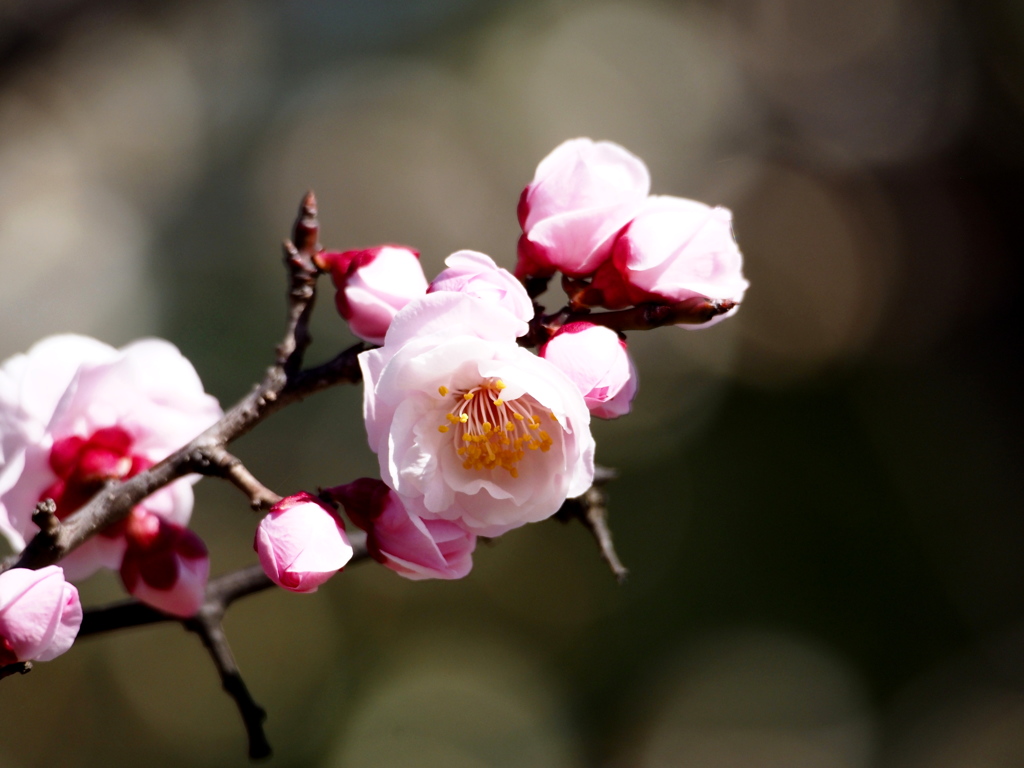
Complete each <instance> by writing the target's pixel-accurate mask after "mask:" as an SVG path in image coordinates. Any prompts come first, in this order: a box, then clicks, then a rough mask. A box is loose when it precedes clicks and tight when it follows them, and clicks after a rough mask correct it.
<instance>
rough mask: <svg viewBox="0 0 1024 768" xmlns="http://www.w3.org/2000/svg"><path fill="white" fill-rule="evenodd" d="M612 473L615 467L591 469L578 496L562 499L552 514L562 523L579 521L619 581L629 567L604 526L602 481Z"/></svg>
mask: <svg viewBox="0 0 1024 768" xmlns="http://www.w3.org/2000/svg"><path fill="white" fill-rule="evenodd" d="M615 476H616V474H615V470H613V469H609V468H607V467H597V468H596V470H595V472H594V484H593V485H592V486H590V488H589V489H588V490H587V491H586V493H584V494H583V495H582V496H577V497H576V498H574V499H566V500H565V503H564V504H562V507H561V509H559V510H558V512H557V513H555V517H556V519H558V520H560V521H561V522H563V523H567V522H569V521H570V520H574V519H575V520H579V521H580V522H581V523H583V525H584V526H585V527H586V528H587V530H588V531H590V533H591V534H592V535H593V537H594V539H595V540H596V541H597V546H598V549H600V551H601V557H603V558H604V561H605V562H606V563H607V564H608V567H609V568H610V569H611V571H612V574H614V576H615V578H616V579H617V580H618V582H619V583H620V584H622V583H623V582H624V581H625V580H626V576H627V575H628V574H629V570H628V569H627V568H626V566H624V565H623V564H622V561H621V560H619V555H618V553H616V551H615V542H614V541H613V540H612V531H611V528H610V527H609V526H608V497H607V494H605V492H604V485H605V484H606V483H608V482H609V481H610V480H614V479H615Z"/></svg>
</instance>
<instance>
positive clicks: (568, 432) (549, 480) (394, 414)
mask: <svg viewBox="0 0 1024 768" xmlns="http://www.w3.org/2000/svg"><path fill="white" fill-rule="evenodd" d="M525 326H526V324H525V323H523V322H522V321H521V320H519V319H518V318H516V317H514V316H513V315H511V314H510V313H508V312H506V311H505V310H504V309H501V308H500V307H498V306H496V305H493V304H491V303H488V302H486V301H482V300H480V299H478V298H475V297H473V296H470V295H467V294H464V293H450V292H441V293H434V294H429V295H427V296H425V297H423V298H421V299H417V300H416V301H414V302H412V303H411V304H410V305H409V306H407V307H406V308H405V309H403V310H402V311H401V312H399V313H398V315H396V316H395V319H394V321H393V322H392V324H391V328H390V329H389V330H388V334H387V338H386V339H385V342H384V346H383V347H382V348H380V349H376V350H371V351H369V352H364V353H363V354H362V355H360V365H361V367H362V370H363V377H364V380H365V395H364V415H365V417H366V431H367V436H368V438H369V442H370V447H371V448H372V449H373V450H374V452H376V453H377V456H378V459H379V461H380V471H381V478H382V479H383V480H384V482H385V483H387V484H388V486H390V487H391V488H392V489H394V490H395V491H396V492H398V493H399V494H400V495H402V496H404V497H406V498H410V499H417V500H420V501H421V502H422V506H423V508H424V509H425V510H426V513H425V515H424V516H425V517H427V518H430V517H433V518H435V519H444V520H453V521H455V522H457V523H458V524H459V525H461V526H462V527H463V528H464V529H466V530H467V531H469V532H471V533H475V534H478V535H482V536H498V535H500V534H502V533H504V532H505V531H508V530H511V529H512V528H517V527H519V526H521V525H524V524H525V523H530V522H536V521H538V520H543V519H545V518H547V517H550V516H551V515H552V514H554V513H555V512H556V511H557V510H558V508H559V507H560V506H561V504H562V502H563V501H565V499H566V498H568V497H570V496H576V495H579V494H581V493H583V492H584V491H585V490H586V489H587V488H588V487H589V486H590V484H591V482H592V481H593V477H594V439H593V437H592V436H591V434H590V413H589V411H588V410H587V406H586V403H585V402H584V400H583V396H582V395H581V394H580V392H579V389H578V388H577V387H576V385H575V384H573V382H572V381H571V380H570V379H569V377H568V376H566V375H565V374H564V373H563V372H562V371H560V370H558V369H557V368H556V367H555V366H553V365H552V364H551V363H549V362H547V361H546V360H543V359H542V358H539V357H537V356H536V355H534V354H532V353H531V352H529V351H527V350H525V349H523V348H522V347H520V346H519V345H518V344H516V336H517V335H519V334H521V333H523V332H524V331H525V330H526V328H525Z"/></svg>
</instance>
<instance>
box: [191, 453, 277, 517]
mask: <svg viewBox="0 0 1024 768" xmlns="http://www.w3.org/2000/svg"><path fill="white" fill-rule="evenodd" d="M203 458H205V459H207V460H208V462H209V463H207V464H205V465H203V466H201V467H197V469H198V471H199V472H200V474H203V475H206V476H207V477H220V478H223V479H225V480H228V481H230V482H231V483H232V484H233V485H234V486H235V487H237V488H238V489H239V490H241V491H242V493H244V494H245V495H246V496H247V497H248V498H249V506H250V507H252V508H253V510H254V511H256V512H260V511H263V512H266V511H267V510H268V509H270V508H271V507H272V506H274V505H275V504H276V503H277V502H279V501H280V500H281V496H280V495H279V494H277V493H274V492H273V491H272V490H270V489H269V488H267V486H265V485H263V483H261V482H260V481H259V480H257V479H256V477H255V475H253V474H252V473H251V472H250V471H249V470H248V469H247V468H246V466H245V465H244V464H243V463H242V461H241V459H239V458H238V457H237V456H234V455H232V454H230V453H228V451H227V450H226V449H225V448H222V447H220V446H214V447H212V448H210V449H209V450H207V451H205V452H204V454H203Z"/></svg>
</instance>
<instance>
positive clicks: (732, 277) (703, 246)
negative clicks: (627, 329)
mask: <svg viewBox="0 0 1024 768" xmlns="http://www.w3.org/2000/svg"><path fill="white" fill-rule="evenodd" d="M748 285H749V283H748V282H747V281H746V280H745V279H744V277H743V256H742V255H741V254H740V249H739V247H738V246H737V245H736V240H735V238H733V234H732V214H731V213H730V212H729V210H728V209H726V208H711V207H710V206H707V205H704V203H699V202H697V201H695V200H684V199H682V198H679V197H668V196H663V197H651V198H649V199H648V201H647V203H646V204H645V205H644V207H643V209H642V210H641V211H640V212H639V213H638V214H637V215H636V217H635V218H634V219H633V220H632V221H631V222H630V223H629V225H628V226H626V227H625V228H624V229H623V230H622V233H621V234H620V235H619V237H618V239H617V240H616V241H615V245H614V248H613V249H612V260H611V262H609V263H607V264H605V265H604V266H603V267H602V269H601V270H600V271H599V272H598V274H597V276H596V277H595V279H594V283H593V288H595V289H597V290H599V291H601V293H602V294H603V297H604V298H603V301H602V303H603V304H604V306H607V307H611V308H618V307H622V306H627V305H629V304H640V303H643V302H649V301H654V302H659V303H673V304H674V303H678V302H682V301H685V300H687V299H693V298H707V299H727V300H730V301H735V302H737V303H739V302H740V301H742V299H743V294H744V292H745V291H746V289H747V286H748ZM735 312H736V309H733V310H731V311H730V312H728V313H726V314H723V315H718V316H716V317H715V318H714V319H713V320H712V321H711V322H710V323H705V324H704V325H705V326H707V325H710V324H712V323H716V322H718V321H719V320H721V319H723V318H725V317H728V316H729V315H731V314H734V313H735ZM685 327H694V326H685Z"/></svg>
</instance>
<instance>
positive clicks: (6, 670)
mask: <svg viewBox="0 0 1024 768" xmlns="http://www.w3.org/2000/svg"><path fill="white" fill-rule="evenodd" d="M31 671H32V662H31V661H16V662H14V663H13V664H8V665H6V666H2V667H0V680H3V679H4V678H5V677H10V676H11V675H27V674H28V673H29V672H31Z"/></svg>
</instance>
